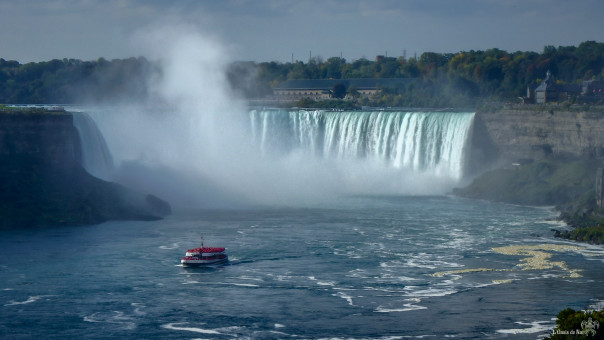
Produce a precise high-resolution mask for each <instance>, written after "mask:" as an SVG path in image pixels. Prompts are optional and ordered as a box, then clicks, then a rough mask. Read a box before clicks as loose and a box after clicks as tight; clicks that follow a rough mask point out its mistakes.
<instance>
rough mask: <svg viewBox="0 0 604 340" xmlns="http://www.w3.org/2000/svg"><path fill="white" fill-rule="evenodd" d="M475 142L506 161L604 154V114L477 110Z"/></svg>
mask: <svg viewBox="0 0 604 340" xmlns="http://www.w3.org/2000/svg"><path fill="white" fill-rule="evenodd" d="M475 124H476V125H475V135H480V136H481V138H479V139H478V140H475V141H474V145H475V146H476V147H477V148H478V149H479V150H483V149H485V144H484V143H487V144H491V146H490V147H489V148H488V150H486V151H483V152H486V153H487V154H489V155H494V154H496V155H497V156H499V157H501V158H503V159H506V160H518V159H523V158H531V159H542V158H544V157H547V156H572V157H586V158H592V159H594V158H603V157H604V114H599V113H592V112H569V111H558V110H556V109H553V110H543V111H537V110H506V109H504V110H500V111H499V112H496V113H478V114H477V117H476V123H475Z"/></svg>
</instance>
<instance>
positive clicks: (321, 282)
mask: <svg viewBox="0 0 604 340" xmlns="http://www.w3.org/2000/svg"><path fill="white" fill-rule="evenodd" d="M308 278H309V279H310V280H311V281H314V282H316V284H317V285H319V286H331V287H334V286H335V285H336V283H335V282H334V281H319V280H318V279H317V278H316V277H314V276H309V277H308Z"/></svg>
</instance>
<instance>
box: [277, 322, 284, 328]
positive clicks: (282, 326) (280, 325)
mask: <svg viewBox="0 0 604 340" xmlns="http://www.w3.org/2000/svg"><path fill="white" fill-rule="evenodd" d="M285 327H286V326H285V325H282V324H280V323H276V324H275V328H285Z"/></svg>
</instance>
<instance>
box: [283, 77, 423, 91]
mask: <svg viewBox="0 0 604 340" xmlns="http://www.w3.org/2000/svg"><path fill="white" fill-rule="evenodd" d="M415 81H417V78H351V79H292V80H287V81H284V82H282V83H281V84H279V85H277V86H275V88H274V89H275V90H330V89H331V88H332V87H333V86H334V85H336V84H343V85H344V86H346V87H347V88H348V87H350V86H355V87H356V88H357V90H375V89H378V88H380V87H390V88H392V87H400V86H407V85H409V84H411V83H413V82H415Z"/></svg>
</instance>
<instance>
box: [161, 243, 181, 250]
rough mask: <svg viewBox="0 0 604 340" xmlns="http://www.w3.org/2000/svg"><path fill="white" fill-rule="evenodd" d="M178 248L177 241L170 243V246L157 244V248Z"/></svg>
mask: <svg viewBox="0 0 604 340" xmlns="http://www.w3.org/2000/svg"><path fill="white" fill-rule="evenodd" d="M176 248H178V243H172V245H171V246H159V249H165V250H172V249H176Z"/></svg>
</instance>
